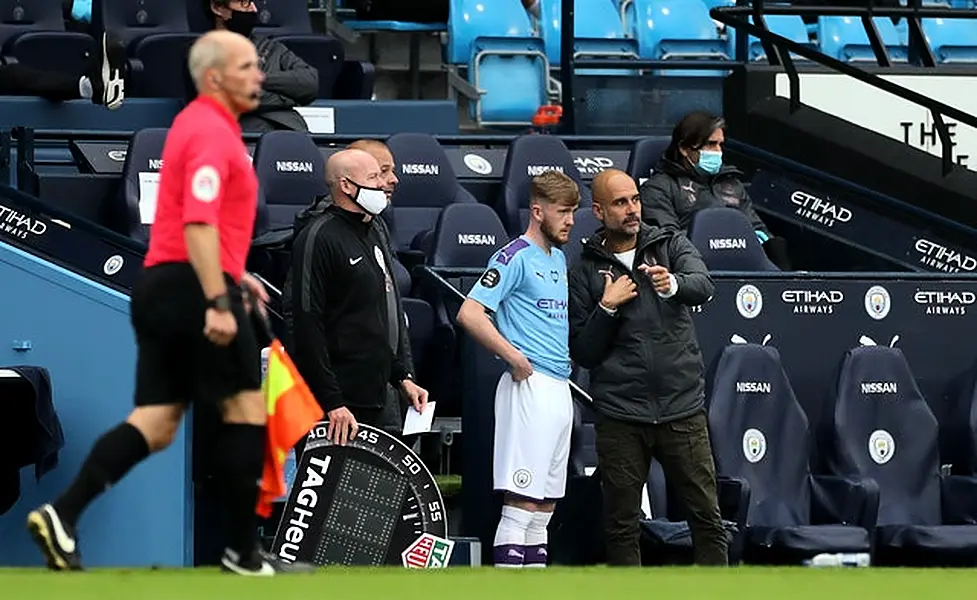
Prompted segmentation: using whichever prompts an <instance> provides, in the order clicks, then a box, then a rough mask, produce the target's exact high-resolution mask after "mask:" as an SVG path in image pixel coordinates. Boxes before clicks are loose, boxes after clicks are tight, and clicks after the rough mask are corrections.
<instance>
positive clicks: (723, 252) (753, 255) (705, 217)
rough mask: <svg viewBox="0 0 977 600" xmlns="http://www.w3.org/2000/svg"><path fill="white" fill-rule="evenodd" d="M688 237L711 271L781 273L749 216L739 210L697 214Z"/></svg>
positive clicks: (709, 211) (707, 211)
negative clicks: (769, 257) (759, 238)
mask: <svg viewBox="0 0 977 600" xmlns="http://www.w3.org/2000/svg"><path fill="white" fill-rule="evenodd" d="M688 235H689V240H691V241H692V244H693V245H695V247H696V249H698V250H699V253H700V254H701V255H702V260H704V261H705V263H706V266H707V267H709V269H710V270H711V271H779V269H778V268H777V267H776V266H775V265H774V264H773V263H772V262H770V259H768V258H767V255H766V253H765V252H764V251H763V247H762V246H761V245H760V241H759V240H758V239H757V237H756V233H754V231H753V226H752V225H750V221H749V220H748V219H747V218H746V215H745V214H743V212H742V211H740V210H737V209H735V208H728V207H722V208H704V209H702V210H699V211H696V212H695V213H694V214H693V215H692V222H691V223H690V224H689V234H688Z"/></svg>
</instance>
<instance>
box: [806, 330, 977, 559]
mask: <svg viewBox="0 0 977 600" xmlns="http://www.w3.org/2000/svg"><path fill="white" fill-rule="evenodd" d="M830 401H831V402H829V406H827V407H826V410H825V412H824V415H823V420H824V430H823V432H824V435H823V438H824V439H823V442H822V444H821V450H823V452H824V455H825V461H824V462H825V467H826V470H827V472H829V473H831V474H834V475H840V476H843V477H866V478H872V479H874V480H876V481H877V482H878V485H879V488H880V490H881V503H880V505H879V516H878V527H877V529H876V539H875V544H876V560H875V562H876V564H879V565H888V564H938V565H949V564H955V563H956V564H960V563H962V564H968V565H971V566H972V565H973V564H974V561H975V560H977V478H972V477H962V476H953V475H951V476H943V475H941V474H940V457H939V446H938V440H937V435H938V426H937V421H936V417H935V416H934V415H933V412H932V410H931V409H930V407H929V406H928V405H927V403H926V399H925V398H924V397H923V395H922V393H921V392H920V391H919V387H918V386H917V385H916V380H915V378H914V377H913V374H912V372H911V371H910V368H909V364H908V363H907V361H906V358H905V356H904V355H903V353H902V351H901V350H899V349H897V348H890V347H885V346H875V345H872V346H861V347H857V348H853V349H851V350H849V351H848V352H847V353H846V354H845V356H844V359H843V361H842V363H841V369H840V371H839V374H838V378H837V381H836V386H835V389H834V394H832V397H831V398H830Z"/></svg>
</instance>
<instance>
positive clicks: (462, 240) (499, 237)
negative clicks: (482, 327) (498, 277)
mask: <svg viewBox="0 0 977 600" xmlns="http://www.w3.org/2000/svg"><path fill="white" fill-rule="evenodd" d="M507 241H508V237H507V235H506V231H505V228H504V227H502V223H501V222H500V221H499V218H498V216H496V214H495V212H494V211H493V210H492V209H491V208H489V207H488V206H486V205H484V204H478V203H462V204H451V205H449V206H446V207H445V208H444V210H443V211H441V215H440V216H439V217H438V221H437V224H436V225H435V228H434V234H433V236H431V246H430V250H429V252H428V255H427V263H428V265H429V266H431V267H433V268H435V269H438V268H443V267H447V268H461V269H467V272H465V271H463V272H462V273H452V272H442V273H441V275H442V276H443V278H444V280H445V281H446V282H447V283H448V284H450V285H451V286H452V287H454V288H455V289H456V290H458V291H459V292H460V293H461V294H467V293H468V291H469V290H470V289H471V287H472V286H473V285H474V284H475V281H476V280H477V279H478V277H479V275H480V274H481V271H482V270H483V269H485V267H486V265H487V264H488V261H489V259H490V258H492V255H493V254H494V253H495V252H496V251H497V250H498V249H499V248H500V247H502V246H503V245H504V244H505V243H506V242H507ZM474 270H477V272H478V275H469V273H472V272H473V271H474ZM422 281H423V283H422V284H421V285H420V286H419V288H420V289H419V296H420V297H422V298H424V299H425V300H427V301H428V302H430V303H431V306H433V307H434V320H435V329H436V333H435V335H436V336H437V340H436V343H435V346H436V348H438V351H437V357H436V358H434V359H432V361H430V363H429V364H430V365H431V366H432V367H431V368H433V369H435V373H437V380H436V382H433V383H434V385H433V386H432V387H433V388H434V389H430V390H428V391H430V392H431V396H432V397H437V398H438V399H439V402H440V401H441V400H445V401H446V403H447V404H450V405H453V406H459V405H460V402H461V397H460V393H461V390H462V389H463V385H464V382H463V381H462V380H461V379H460V375H461V365H460V364H459V360H461V359H460V356H459V352H457V348H456V342H457V337H456V332H455V315H457V314H458V309H459V308H460V307H461V302H462V299H461V298H459V297H457V295H456V294H451V293H446V292H445V290H442V289H441V288H440V286H438V285H437V284H435V283H433V282H431V281H430V280H429V279H425V280H422ZM435 392H437V393H435ZM438 410H440V407H439V409H438Z"/></svg>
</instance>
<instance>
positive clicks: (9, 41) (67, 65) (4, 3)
mask: <svg viewBox="0 0 977 600" xmlns="http://www.w3.org/2000/svg"><path fill="white" fill-rule="evenodd" d="M61 5H62V2H61V0H31V1H30V2H23V1H22V0H0V54H2V59H3V62H4V63H8V64H9V63H12V62H20V63H24V64H27V65H30V66H32V67H36V68H38V69H52V70H59V71H64V72H66V73H79V74H80V73H83V72H85V68H86V66H87V63H88V60H89V57H91V56H94V53H95V49H96V42H95V40H94V39H93V38H92V37H91V36H89V35H86V34H84V33H74V32H66V31H65V29H64V16H63V14H62V10H61Z"/></svg>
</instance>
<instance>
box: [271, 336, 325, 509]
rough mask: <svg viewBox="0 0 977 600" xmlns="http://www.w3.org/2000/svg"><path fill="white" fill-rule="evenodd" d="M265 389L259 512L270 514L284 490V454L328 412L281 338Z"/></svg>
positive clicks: (273, 352)
mask: <svg viewBox="0 0 977 600" xmlns="http://www.w3.org/2000/svg"><path fill="white" fill-rule="evenodd" d="M270 350H271V352H270V353H269V355H268V374H267V375H266V376H265V381H264V383H262V391H263V392H264V395H265V399H266V400H267V403H268V443H267V444H266V447H265V467H264V471H263V473H262V474H261V488H260V490H259V492H258V506H257V512H258V514H259V515H261V516H262V517H265V518H268V517H269V516H270V515H271V504H272V502H274V501H275V500H276V499H277V498H280V497H281V496H282V495H283V494H284V493H285V491H286V490H285V457H286V456H287V455H288V452H289V450H291V449H292V447H294V446H295V444H297V443H298V441H299V440H300V439H302V437H303V436H305V435H307V434H308V433H309V431H311V430H312V427H313V426H314V425H315V424H316V423H318V422H319V421H321V420H322V418H323V417H324V416H325V414H324V413H323V411H322V408H321V407H320V406H319V403H318V402H316V399H315V396H313V395H312V392H311V391H310V390H309V386H308V385H306V383H305V381H304V380H303V379H302V376H301V375H299V372H298V369H296V368H295V364H294V363H292V359H291V358H289V357H288V354H286V353H285V348H284V347H283V346H282V344H281V342H280V341H278V340H277V339H276V340H273V341H272V342H271V348H270Z"/></svg>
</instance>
